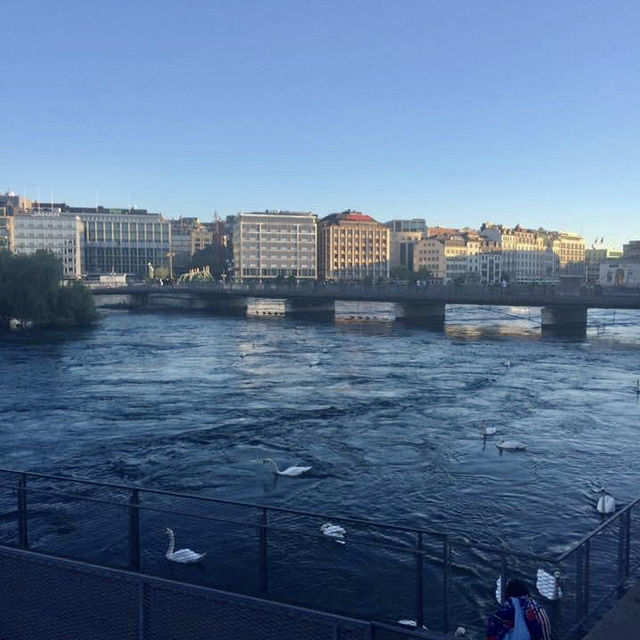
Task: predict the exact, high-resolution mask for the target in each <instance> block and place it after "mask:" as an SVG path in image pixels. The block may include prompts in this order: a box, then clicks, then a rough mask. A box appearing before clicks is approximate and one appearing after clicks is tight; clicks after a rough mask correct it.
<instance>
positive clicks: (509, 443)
mask: <svg viewBox="0 0 640 640" xmlns="http://www.w3.org/2000/svg"><path fill="white" fill-rule="evenodd" d="M496 433H498V427H487V425H486V424H485V422H484V420H483V421H482V436H483V437H485V438H486V437H487V436H495V435H496ZM496 447H498V449H500V450H508V451H526V449H527V447H526V445H524V444H522V442H518V440H505V439H504V438H500V441H499V442H496Z"/></svg>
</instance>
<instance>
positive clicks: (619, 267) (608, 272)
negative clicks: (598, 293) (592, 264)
mask: <svg viewBox="0 0 640 640" xmlns="http://www.w3.org/2000/svg"><path fill="white" fill-rule="evenodd" d="M599 284H600V285H602V286H603V287H624V288H630V289H640V262H639V261H637V260H625V259H624V258H622V259H618V260H610V261H608V262H603V263H602V264H600V279H599Z"/></svg>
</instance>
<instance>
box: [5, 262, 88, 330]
mask: <svg viewBox="0 0 640 640" xmlns="http://www.w3.org/2000/svg"><path fill="white" fill-rule="evenodd" d="M61 278H62V264H61V262H60V260H59V259H58V258H57V257H56V256H55V255H54V254H53V253H51V252H49V251H36V253H34V254H31V255H17V256H16V255H13V254H10V253H9V252H6V251H3V252H0V325H1V326H7V325H8V323H9V321H10V320H11V319H12V318H19V319H21V320H30V321H31V322H34V323H35V324H38V325H52V324H86V323H88V322H92V321H93V320H94V319H95V317H96V311H95V305H94V304H93V298H92V297H91V294H90V292H89V291H88V290H87V289H86V288H85V287H84V286H83V285H81V284H80V283H77V284H76V285H74V286H73V287H71V288H68V287H63V286H62V285H61V283H60V281H61ZM67 289H69V291H67Z"/></svg>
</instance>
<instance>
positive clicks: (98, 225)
mask: <svg viewBox="0 0 640 640" xmlns="http://www.w3.org/2000/svg"><path fill="white" fill-rule="evenodd" d="M66 210H67V211H68V212H69V213H75V214H76V215H78V216H79V217H80V219H81V220H82V223H83V226H84V231H83V237H82V264H83V267H82V270H83V273H86V274H89V273H127V274H131V275H137V276H143V275H145V274H146V273H147V268H148V265H149V264H150V265H151V266H152V267H153V268H154V269H158V268H165V269H167V270H170V267H171V265H170V257H171V256H170V249H171V226H170V224H169V221H168V220H165V219H164V218H163V217H162V216H161V215H160V214H159V213H148V212H147V211H146V209H107V208H104V207H69V206H66Z"/></svg>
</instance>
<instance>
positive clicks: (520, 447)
mask: <svg viewBox="0 0 640 640" xmlns="http://www.w3.org/2000/svg"><path fill="white" fill-rule="evenodd" d="M496 447H498V449H503V450H504V449H508V450H509V451H525V450H526V448H527V447H526V445H524V444H522V442H518V441H517V440H505V439H504V438H500V442H496Z"/></svg>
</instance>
